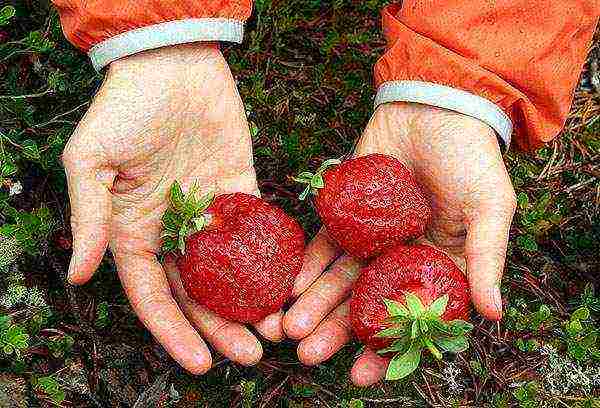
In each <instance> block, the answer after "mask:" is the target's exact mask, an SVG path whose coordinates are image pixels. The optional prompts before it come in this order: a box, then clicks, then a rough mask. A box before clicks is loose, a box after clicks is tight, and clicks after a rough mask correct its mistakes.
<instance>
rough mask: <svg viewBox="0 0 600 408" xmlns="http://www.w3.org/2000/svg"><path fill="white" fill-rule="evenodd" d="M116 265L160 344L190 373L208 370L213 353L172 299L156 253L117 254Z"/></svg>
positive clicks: (137, 306)
mask: <svg viewBox="0 0 600 408" xmlns="http://www.w3.org/2000/svg"><path fill="white" fill-rule="evenodd" d="M115 262H116V264H117V268H118V271H119V276H120V278H121V282H122V284H123V288H124V289H125V293H126V294H127V296H128V297H129V301H130V302H131V306H132V307H133V309H134V311H135V312H136V314H137V315H138V317H139V319H140V320H141V321H142V322H143V323H144V325H145V326H146V327H147V328H148V330H150V332H151V333H152V334H153V335H154V337H155V338H156V339H157V341H158V342H159V343H161V344H162V345H163V346H164V348H165V349H166V350H167V352H168V353H169V354H170V355H171V356H172V357H173V358H174V359H175V360H176V361H177V362H178V363H179V364H180V365H181V366H182V367H184V368H185V369H186V370H188V371H190V372H191V373H194V374H202V373H205V372H206V371H208V370H209V369H210V367H211V364H212V360H211V356H210V351H209V350H208V347H207V346H206V344H205V343H204V341H203V340H202V338H201V337H200V335H199V334H198V333H197V332H196V330H194V328H193V327H192V325H191V324H190V322H189V321H188V320H187V319H186V317H185V315H184V314H183V312H182V311H181V309H180V308H179V306H178V305H177V303H176V302H175V299H173V297H172V295H171V290H170V289H169V283H168V282H167V278H166V276H165V273H164V271H163V269H162V267H161V266H160V264H159V263H158V261H157V260H156V257H155V256H154V254H151V253H146V254H143V255H139V254H132V253H127V254H125V253H122V252H119V251H115ZM207 317H209V316H207ZM211 323H212V324H213V325H215V323H220V322H219V321H218V320H217V322H214V321H211ZM206 324H209V323H206ZM211 327H212V326H211ZM220 329H221V330H222V328H220ZM215 331H218V330H216V329H215Z"/></svg>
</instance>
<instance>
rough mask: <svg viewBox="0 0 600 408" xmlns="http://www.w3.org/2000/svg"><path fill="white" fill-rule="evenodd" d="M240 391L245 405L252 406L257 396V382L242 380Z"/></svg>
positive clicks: (247, 407)
mask: <svg viewBox="0 0 600 408" xmlns="http://www.w3.org/2000/svg"><path fill="white" fill-rule="evenodd" d="M240 393H241V394H242V401H243V407H244V408H252V406H253V404H254V399H255V397H256V382H255V381H248V380H242V381H241V382H240Z"/></svg>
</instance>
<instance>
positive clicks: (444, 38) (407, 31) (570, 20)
mask: <svg viewBox="0 0 600 408" xmlns="http://www.w3.org/2000/svg"><path fill="white" fill-rule="evenodd" d="M599 15H600V3H598V2H597V0H561V1H555V0H495V1H489V0H446V1H443V2H440V1H434V0H405V1H404V2H403V5H402V6H400V5H391V6H388V7H386V8H384V10H383V12H382V17H383V29H384V34H385V37H386V39H387V41H388V48H387V51H386V53H385V54H384V55H383V57H381V58H380V59H379V61H378V62H377V64H376V66H375V81H376V84H377V86H378V87H379V89H380V90H381V89H382V86H384V85H385V84H388V85H389V84H394V83H395V84H402V83H403V82H409V83H421V82H422V83H433V84H437V85H442V86H445V87H451V88H455V89H458V90H460V91H464V92H462V93H463V94H472V95H475V96H477V97H480V98H479V99H481V98H483V99H485V102H486V103H489V102H492V103H493V104H495V105H496V106H497V107H499V108H500V109H501V111H502V112H503V113H502V112H500V113H501V114H506V116H507V117H508V118H510V121H511V122H512V127H513V139H514V140H515V142H516V144H517V145H518V147H520V148H521V149H524V150H532V149H535V148H537V147H539V146H540V145H542V144H543V143H544V142H547V141H550V140H551V139H553V138H554V137H555V136H556V135H557V134H558V133H559V132H560V130H561V128H562V127H563V125H564V122H565V120H566V117H567V114H568V112H569V108H570V103H571V100H572V98H573V92H574V88H575V86H576V83H577V80H578V77H579V75H580V72H581V69H582V65H583V63H584V61H585V57H586V55H587V52H588V49H589V47H590V45H591V42H592V36H593V34H594V29H595V27H596V24H597V22H598V16H599ZM396 94H398V95H401V94H402V95H403V94H406V92H396ZM413 94H414V92H413ZM448 95H450V94H448ZM448 95H446V96H444V97H448ZM417 96H418V95H417ZM392 99H393V97H392ZM399 100H402V96H400V97H399ZM386 101H390V98H388V99H387V100H386ZM472 102H473V99H470V102H468V103H467V104H466V105H469V104H471V105H472ZM509 133H510V131H509ZM508 140H510V134H509V139H508ZM505 141H506V138H505Z"/></svg>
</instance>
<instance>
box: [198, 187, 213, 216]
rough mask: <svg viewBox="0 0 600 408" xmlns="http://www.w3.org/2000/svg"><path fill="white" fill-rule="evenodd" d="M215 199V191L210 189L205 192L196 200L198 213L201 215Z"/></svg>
mask: <svg viewBox="0 0 600 408" xmlns="http://www.w3.org/2000/svg"><path fill="white" fill-rule="evenodd" d="M214 200H215V192H214V191H211V192H209V193H207V194H205V195H204V196H203V197H202V198H200V200H199V201H198V211H197V212H199V214H198V215H201V214H203V213H204V211H206V209H207V208H208V207H210V205H211V204H212V202H213V201H214Z"/></svg>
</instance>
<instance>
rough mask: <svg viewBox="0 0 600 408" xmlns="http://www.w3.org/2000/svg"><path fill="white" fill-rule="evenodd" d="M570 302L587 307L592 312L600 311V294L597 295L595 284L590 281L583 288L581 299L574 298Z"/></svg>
mask: <svg viewBox="0 0 600 408" xmlns="http://www.w3.org/2000/svg"><path fill="white" fill-rule="evenodd" d="M569 303H571V304H572V305H574V306H582V307H586V308H587V309H588V310H589V311H590V312H591V313H600V296H597V295H596V291H595V289H594V285H593V284H592V283H590V282H588V283H587V284H586V285H585V287H584V288H583V291H582V292H581V295H580V297H579V299H572V300H571V301H570V302H569Z"/></svg>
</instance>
